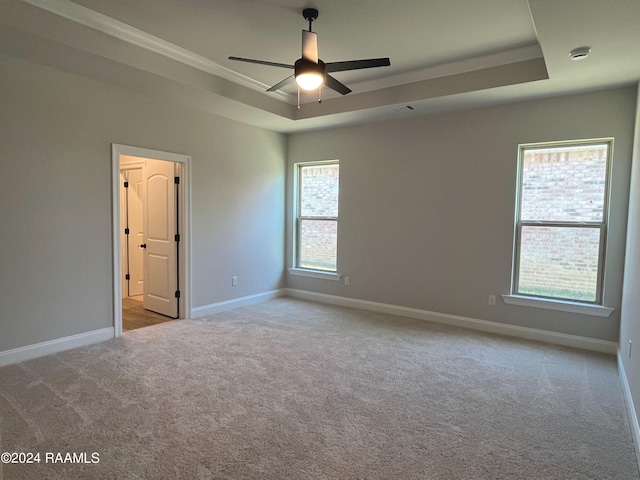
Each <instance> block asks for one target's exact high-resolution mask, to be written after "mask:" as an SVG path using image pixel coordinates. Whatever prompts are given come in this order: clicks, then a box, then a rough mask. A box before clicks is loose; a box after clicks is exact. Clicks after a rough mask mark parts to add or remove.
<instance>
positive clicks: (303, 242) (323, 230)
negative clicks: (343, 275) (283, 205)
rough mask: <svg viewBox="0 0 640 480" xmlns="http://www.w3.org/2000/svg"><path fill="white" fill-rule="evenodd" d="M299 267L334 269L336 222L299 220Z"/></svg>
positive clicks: (336, 237)
mask: <svg viewBox="0 0 640 480" xmlns="http://www.w3.org/2000/svg"><path fill="white" fill-rule="evenodd" d="M300 222H301V223H300V239H299V240H300V267H302V268H312V269H314V270H331V271H334V272H335V271H336V252H337V245H338V222H336V221H335V220H301V221H300Z"/></svg>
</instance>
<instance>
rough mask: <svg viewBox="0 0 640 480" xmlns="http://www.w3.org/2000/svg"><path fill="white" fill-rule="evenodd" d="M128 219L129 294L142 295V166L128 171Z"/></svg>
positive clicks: (131, 295)
mask: <svg viewBox="0 0 640 480" xmlns="http://www.w3.org/2000/svg"><path fill="white" fill-rule="evenodd" d="M128 182H129V190H128V199H127V219H128V221H129V242H128V243H129V245H128V250H129V251H128V257H129V296H130V297H133V296H136V295H142V294H143V292H144V290H143V289H144V249H142V248H140V245H141V244H143V243H144V236H143V224H142V219H143V218H144V217H143V213H142V208H143V203H142V199H143V198H144V197H143V192H142V168H134V169H131V170H129V171H128Z"/></svg>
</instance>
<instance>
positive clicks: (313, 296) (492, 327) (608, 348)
mask: <svg viewBox="0 0 640 480" xmlns="http://www.w3.org/2000/svg"><path fill="white" fill-rule="evenodd" d="M285 293H286V295H289V296H291V297H295V298H301V299H304V300H312V301H316V302H323V303H331V304H334V305H341V306H344V307H351V308H359V309H362V310H372V311H374V312H382V313H389V314H391V315H398V316H402V317H409V318H415V319H417V320H426V321H429V322H435V323H442V324H445V325H452V326H456V327H463V328H469V329H471V330H479V331H482V332H491V333H497V334H500V335H508V336H511V337H518V338H526V339H528V340H537V341H540V342H547V343H553V344H556V345H564V346H567V347H575V348H581V349H583V350H591V351H595V352H602V353H609V354H611V355H615V354H616V352H617V349H618V344H617V343H616V342H609V341H606V340H599V339H597V338H589V337H581V336H578V335H569V334H566V333H558V332H551V331H548V330H539V329H536V328H529V327H520V326H517V325H507V324H504V323H498V322H490V321H488V320H478V319H476V318H470V317H460V316H457V315H449V314H447V313H438V312H430V311H428V310H420V309H417V308H410V307H402V306H398V305H390V304H387V303H378V302H371V301H368V300H358V299H355V298H348V297H340V296H336V295H326V294H323V293H315V292H310V291H308V290H297V289H293V288H287V289H285Z"/></svg>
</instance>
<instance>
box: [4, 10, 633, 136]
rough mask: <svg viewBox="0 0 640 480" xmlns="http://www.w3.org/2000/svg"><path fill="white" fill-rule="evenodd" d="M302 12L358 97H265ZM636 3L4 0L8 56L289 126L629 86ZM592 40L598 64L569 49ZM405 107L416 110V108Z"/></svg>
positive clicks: (290, 51) (294, 46)
mask: <svg viewBox="0 0 640 480" xmlns="http://www.w3.org/2000/svg"><path fill="white" fill-rule="evenodd" d="M305 7H314V8H317V9H318V10H319V12H320V14H319V17H318V20H317V21H316V22H314V24H313V30H314V31H315V32H317V33H318V43H319V53H320V58H322V59H323V60H324V61H325V62H333V61H342V60H356V59H361V58H376V57H389V58H390V59H391V66H390V67H382V68H375V69H368V70H359V71H351V72H338V73H334V74H333V75H334V76H335V78H337V79H338V80H340V81H341V82H343V83H345V84H346V85H347V86H349V87H350V88H351V89H352V90H353V92H352V93H350V94H349V95H346V96H341V95H338V94H335V92H332V91H331V90H328V89H323V91H322V97H323V101H322V103H318V102H317V94H315V93H306V92H305V93H303V95H302V97H301V102H302V105H301V108H299V109H298V108H296V101H297V96H296V91H295V89H293V88H290V89H288V90H285V91H278V92H273V93H267V92H265V90H266V89H267V88H268V87H269V86H271V85H273V84H275V83H277V82H279V81H280V80H282V79H283V78H285V77H287V76H288V75H290V74H291V73H292V72H291V71H290V70H286V69H281V68H277V67H269V66H263V65H255V64H246V63H241V62H233V61H230V60H228V58H227V57H228V56H230V55H233V56H238V57H247V58H255V59H261V60H268V61H273V62H278V63H286V64H293V63H294V61H295V60H296V59H297V58H299V57H300V44H301V38H300V37H301V33H300V32H301V30H303V29H306V28H307V22H306V21H305V20H304V18H303V17H302V9H303V8H305ZM639 25H640V0H528V1H527V0H396V1H393V2H392V1H382V0H381V1H371V0H314V1H307V0H180V1H176V0H75V1H74V2H71V1H70V0H3V1H2V2H1V3H0V53H3V54H6V55H11V56H15V57H18V58H24V59H26V60H29V61H32V62H36V63H41V64H44V65H49V66H52V67H55V68H59V69H61V70H65V71H69V72H73V73H77V74H80V75H85V76H88V77H91V78H96V79H99V80H101V81H105V82H111V83H115V84H119V85H123V86H126V87H128V88H133V89H135V90H138V91H140V92H144V93H145V94H148V95H162V96H163V97H164V98H166V99H168V100H170V101H174V102H177V103H180V104H182V105H186V106H189V107H193V108H198V109H201V110H204V111H209V112H214V113H217V114H220V115H224V116H227V117H230V118H234V119H237V120H240V121H243V122H246V123H250V124H253V125H258V126H262V127H265V128H269V129H272V130H276V131H281V132H295V131H304V130H310V129H317V128H327V127H331V126H337V125H345V124H352V123H359V122H367V121H373V120H380V119H386V118H397V117H402V116H410V115H421V114H428V113H433V112H439V111H446V110H453V109H460V108H472V107H476V106H482V105H488V104H492V103H497V102H506V101H514V100H518V99H530V98H537V97H542V96H552V95H562V94H567V93H572V92H582V91H588V90H596V89H604V88H610V87H615V86H621V85H630V84H634V83H636V82H638V80H640V55H638V53H637V52H636V50H635V49H636V48H637V47H638V46H639V45H640V28H638V26H639ZM580 46H590V47H591V49H592V51H591V55H590V56H589V58H588V59H586V60H583V61H579V62H575V61H571V60H570V59H569V51H570V50H571V49H573V48H576V47H580ZM407 105H411V106H412V107H414V108H415V109H414V110H410V109H408V108H406V106H407Z"/></svg>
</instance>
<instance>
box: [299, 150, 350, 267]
mask: <svg viewBox="0 0 640 480" xmlns="http://www.w3.org/2000/svg"><path fill="white" fill-rule="evenodd" d="M296 169H297V192H298V198H297V203H296V267H297V268H303V269H308V270H319V271H323V272H336V270H337V258H338V192H339V169H340V166H339V165H338V162H337V161H332V162H321V163H304V164H299V165H297V166H296Z"/></svg>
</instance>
